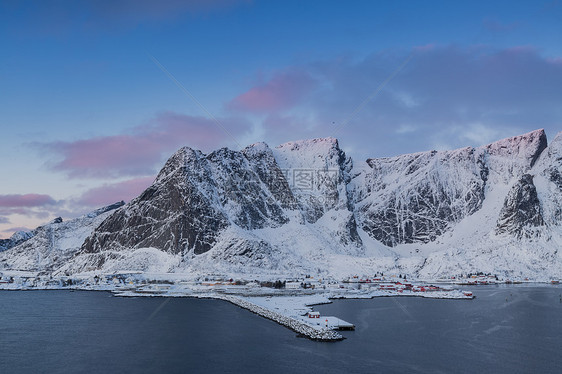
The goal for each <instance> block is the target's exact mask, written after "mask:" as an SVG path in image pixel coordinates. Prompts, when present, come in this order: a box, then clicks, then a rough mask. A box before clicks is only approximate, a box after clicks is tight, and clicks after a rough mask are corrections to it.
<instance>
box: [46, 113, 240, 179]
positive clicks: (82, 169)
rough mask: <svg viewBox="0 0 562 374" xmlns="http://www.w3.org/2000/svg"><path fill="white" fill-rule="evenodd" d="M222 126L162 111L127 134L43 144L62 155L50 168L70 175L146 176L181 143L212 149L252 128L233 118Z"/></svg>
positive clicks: (210, 121)
mask: <svg viewBox="0 0 562 374" xmlns="http://www.w3.org/2000/svg"><path fill="white" fill-rule="evenodd" d="M221 126H222V128H221V127H219V126H218V125H217V123H216V122H215V121H213V120H210V119H207V118H203V117H193V116H186V115H181V114H176V113H163V114H160V115H158V116H157V117H156V118H154V119H153V120H151V121H150V122H149V123H148V124H145V125H142V126H137V127H135V128H133V129H132V130H131V131H130V132H129V133H128V134H121V135H114V136H103V137H96V138H91V139H81V140H77V141H73V142H54V143H48V144H44V146H45V147H46V148H47V150H48V151H50V152H52V153H55V154H58V155H59V156H62V160H60V161H58V162H56V163H54V164H52V165H50V167H51V168H53V169H54V170H58V171H63V172H66V173H67V174H68V175H69V176H70V177H74V178H76V177H117V176H123V175H147V174H153V173H155V168H157V167H159V166H161V165H160V164H161V163H162V162H163V157H165V156H169V155H170V154H171V153H172V152H174V151H175V150H176V149H178V148H180V147H181V146H185V145H187V146H191V147H194V148H199V149H203V150H211V149H214V148H217V147H219V146H223V145H225V144H229V143H232V142H233V141H235V138H234V137H235V136H237V135H239V134H241V133H243V132H245V131H247V130H248V129H249V128H250V126H249V124H248V123H246V122H242V121H238V120H236V119H232V118H228V119H223V120H222V121H221ZM225 129H226V131H225ZM233 138H234V140H233Z"/></svg>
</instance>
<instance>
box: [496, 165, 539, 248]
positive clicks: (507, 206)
mask: <svg viewBox="0 0 562 374" xmlns="http://www.w3.org/2000/svg"><path fill="white" fill-rule="evenodd" d="M543 225H544V220H543V218H542V214H541V206H540V201H539V198H538V196H537V189H536V187H535V185H534V184H533V176H531V175H529V174H523V175H522V176H521V178H519V180H518V181H517V182H516V183H515V184H514V185H513V187H512V188H511V190H510V191H509V193H508V194H507V197H506V198H505V202H504V204H503V207H502V210H501V211H500V216H499V218H498V223H497V227H496V233H498V234H504V233H508V234H511V235H513V236H515V237H517V238H521V237H522V236H526V237H531V236H533V230H532V228H534V227H538V226H543Z"/></svg>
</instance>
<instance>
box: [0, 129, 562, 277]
mask: <svg viewBox="0 0 562 374" xmlns="http://www.w3.org/2000/svg"><path fill="white" fill-rule="evenodd" d="M561 206H562V135H560V136H558V137H557V138H556V139H555V140H554V141H553V143H552V144H551V145H550V146H547V142H546V135H545V133H544V131H543V130H537V131H533V132H531V133H528V134H524V135H521V136H516V137H512V138H508V139H504V140H501V141H498V142H494V143H492V144H489V145H485V146H482V147H478V148H471V147H467V148H462V149H458V150H453V151H439V152H438V151H430V152H421V153H415V154H407V155H401V156H396V157H389V158H377V159H369V160H367V161H366V162H365V163H354V162H353V161H352V160H351V159H350V158H349V157H347V156H346V155H345V153H344V152H343V151H342V150H341V148H340V147H339V144H338V141H337V140H336V139H333V138H323V139H312V140H305V141H296V142H289V143H286V144H282V145H280V146H278V147H276V148H269V147H268V146H267V145H266V144H265V143H256V144H253V145H251V146H248V147H246V148H245V149H243V150H240V151H232V150H228V149H220V150H217V151H215V152H212V153H210V154H203V153H201V152H200V151H197V150H193V149H190V148H187V147H186V148H182V149H180V150H179V151H178V152H176V153H175V154H174V155H173V156H172V157H171V158H170V159H169V160H168V161H167V162H166V164H165V165H164V167H163V168H162V170H161V171H160V173H159V174H158V176H157V177H156V179H155V181H154V183H153V185H152V186H150V187H149V188H148V189H147V190H145V191H144V192H143V193H142V194H141V195H140V196H139V197H137V198H136V199H133V200H132V201H131V202H129V203H128V204H126V205H125V206H123V207H121V208H119V209H117V210H116V211H114V212H113V213H110V214H106V215H103V218H104V219H103V220H102V219H101V218H99V217H98V218H96V219H95V220H92V221H88V222H89V223H88V224H87V225H86V226H87V227H89V228H90V232H88V234H87V235H84V236H80V235H78V236H77V237H82V238H84V240H83V241H82V242H81V243H80V244H81V245H80V244H79V245H78V247H79V248H77V247H75V246H70V245H66V246H65V248H67V250H65V251H63V253H64V255H63V256H59V260H60V261H62V260H61V259H65V261H66V262H65V264H64V266H63V267H62V268H60V269H63V270H61V271H65V272H81V271H84V270H88V269H105V270H111V271H114V270H122V269H133V270H147V269H151V271H166V272H167V271H181V272H185V273H197V272H201V273H209V272H215V271H218V272H223V273H229V272H230V273H232V272H234V273H244V272H250V273H255V272H260V271H267V272H273V271H277V272H280V273H283V274H287V273H293V272H294V273H299V274H301V273H303V272H306V273H309V272H314V273H318V274H332V275H333V274H347V275H349V274H353V273H357V272H361V271H366V272H372V270H373V269H379V268H380V269H383V268H386V269H391V268H393V267H398V268H399V269H401V272H407V271H409V272H412V273H413V272H416V273H419V274H423V275H427V276H436V275H442V274H450V273H453V274H454V272H455V271H457V272H461V271H463V270H464V271H480V270H482V271H483V270H484V269H485V268H486V269H488V268H489V267H493V266H496V267H497V268H501V269H503V270H504V271H506V272H509V271H513V270H510V269H512V268H517V269H521V272H523V271H526V272H533V271H536V272H539V271H540V269H545V268H544V267H542V268H541V265H540V264H544V263H549V264H557V263H561V264H562V259H560V258H559V257H560V256H559V255H558V254H557V253H558V252H557V251H556V250H555V251H554V252H553V250H552V248H554V247H553V245H552V243H553V241H559V242H562V228H560V224H559V222H560V218H561V217H562V208H560V207H561ZM100 217H101V215H100ZM94 224H95V227H96V228H95V230H91V229H92V228H93V226H92V225H94ZM75 229H76V227H75ZM85 231H87V230H86V229H85ZM85 231H84V232H85ZM40 237H42V238H43V239H41V240H42V241H41V243H42V244H40V245H39V244H37V243H38V242H37V243H36V242H34V241H33V240H34V239H30V240H28V242H29V243H31V244H29V247H28V246H27V244H26V243H27V242H26V243H23V244H20V245H18V246H16V247H14V248H12V249H11V250H9V251H6V252H5V253H8V252H11V253H22V251H24V249H25V248H27V249H26V250H28V251H32V248H34V247H37V246H39V247H41V246H42V247H41V248H43V247H45V245H44V244H45V243H46V242H48V241H47V240H46V239H45V238H46V237H48V234H42V235H41V236H40ZM538 238H540V240H538ZM24 244H25V245H24ZM71 248H74V249H71ZM14 249H15V250H14ZM508 249H509V250H511V249H513V250H515V251H516V254H517V255H514V254H513V253H509V254H507V252H505V251H508ZM18 251H19V252H18ZM502 251H503V252H502ZM55 252H56V251H55ZM504 252H505V253H504ZM56 253H59V254H60V253H61V252H60V251H59V252H56ZM71 253H72V254H71ZM42 256H43V255H42ZM16 257H17V256H12V257H10V258H11V259H14V258H16ZM47 257H48V256H47ZM5 258H7V257H5ZM28 258H29V256H28ZM49 258H51V259H52V258H53V256H51V257H49ZM514 259H517V261H518V262H517V263H516V262H514V261H515V260H514ZM60 261H59V265H60V264H61V263H62V262H60ZM28 262H29V261H28ZM20 263H23V262H20ZM50 263H51V264H52V263H53V262H52V261H51V262H50ZM520 264H524V265H520ZM549 266H551V265H549ZM552 266H553V267H552V269H554V270H553V271H555V269H558V268H559V267H556V266H555V265H552ZM264 269H266V270H264Z"/></svg>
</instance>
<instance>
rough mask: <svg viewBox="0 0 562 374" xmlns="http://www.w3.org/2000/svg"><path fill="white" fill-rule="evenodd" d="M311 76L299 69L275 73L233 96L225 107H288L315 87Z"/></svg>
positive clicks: (267, 109)
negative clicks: (264, 80) (266, 79)
mask: <svg viewBox="0 0 562 374" xmlns="http://www.w3.org/2000/svg"><path fill="white" fill-rule="evenodd" d="M316 86H317V82H316V81H315V80H314V79H313V78H312V76H311V75H310V74H309V73H308V72H306V71H303V70H300V69H291V70H288V71H283V72H279V73H277V74H275V75H274V76H273V77H272V78H271V79H270V80H268V81H267V82H265V83H261V84H259V85H256V86H255V87H252V88H251V89H249V90H248V91H246V92H244V93H243V94H241V95H239V96H237V97H235V98H234V99H233V100H232V101H230V102H229V103H228V104H227V108H229V109H233V110H239V111H246V112H258V113H260V112H272V111H277V110H281V109H289V108H291V107H293V106H294V105H295V104H297V103H299V102H301V100H303V98H304V97H305V96H306V95H307V94H308V93H310V92H311V91H312V90H313V89H314V88H316Z"/></svg>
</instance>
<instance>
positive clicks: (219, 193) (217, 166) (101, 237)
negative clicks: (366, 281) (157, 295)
mask: <svg viewBox="0 0 562 374" xmlns="http://www.w3.org/2000/svg"><path fill="white" fill-rule="evenodd" d="M311 146H320V147H324V148H326V151H327V153H326V154H311V153H310V149H309V148H310V147H311ZM303 148H304V149H307V151H308V152H307V153H308V157H309V158H313V159H314V160H315V161H316V158H318V156H322V157H325V158H326V159H325V160H324V162H323V163H322V162H321V165H315V166H314V167H311V166H308V167H305V166H304V164H298V165H296V164H295V162H296V161H297V160H299V161H300V162H302V161H303V158H301V157H293V156H294V154H293V153H294V152H298V151H299V150H302V149H303ZM275 154H277V155H278V157H280V158H281V159H282V162H283V163H282V166H283V168H281V167H280V165H279V163H278V162H277V160H276V158H275V156H274V151H272V150H271V149H270V148H269V147H268V146H267V145H266V144H264V143H258V144H254V145H251V146H249V147H247V148H245V149H243V150H242V151H239V152H237V151H232V150H228V149H220V150H218V151H215V152H212V153H210V154H209V155H204V154H202V153H201V152H199V151H195V150H192V149H189V148H182V149H180V150H179V151H178V152H177V153H176V154H174V155H173V156H172V157H171V158H170V159H169V160H168V162H167V163H166V165H165V166H164V167H163V169H162V170H161V171H160V173H159V175H158V177H157V178H156V180H155V182H154V184H153V185H152V186H150V187H149V188H148V189H147V190H146V191H144V192H143V193H142V194H141V195H140V196H139V197H138V198H136V199H134V200H133V201H131V202H130V203H129V204H128V205H127V207H126V208H125V209H121V210H120V211H118V212H116V213H115V214H113V215H112V216H111V217H109V218H108V219H107V220H105V221H104V222H103V223H102V224H101V225H100V227H98V228H97V229H96V231H95V233H94V234H93V235H91V236H90V237H88V238H87V239H86V241H85V242H84V245H83V246H82V250H83V252H85V253H96V252H100V251H103V250H106V249H111V250H120V249H127V248H146V247H153V248H158V249H160V250H162V251H165V252H168V253H172V254H181V255H186V254H189V253H192V254H195V255H198V254H202V253H205V252H207V251H209V250H210V249H211V248H213V246H214V245H215V244H216V241H217V237H218V236H219V235H220V234H221V232H223V231H224V230H226V229H227V228H229V227H235V228H237V229H241V230H244V231H247V232H252V231H255V230H260V229H265V228H277V227H280V226H282V225H285V224H287V223H288V222H289V220H290V218H289V217H291V219H293V220H295V221H297V222H300V223H304V222H309V223H314V222H316V221H317V220H318V219H319V218H320V217H321V216H322V215H323V214H324V212H325V211H327V210H330V209H333V208H335V207H336V206H338V204H340V203H343V205H344V209H347V207H348V200H347V195H346V190H345V183H344V181H343V179H344V176H343V175H342V173H343V172H344V171H343V170H342V168H343V169H345V162H349V160H347V159H346V158H345V155H344V154H343V152H342V151H341V150H340V149H339V147H338V145H337V142H335V140H326V141H324V140H314V141H311V143H306V144H305V143H289V144H286V145H283V146H281V147H279V148H278V149H276V150H275ZM289 156H291V157H289ZM305 162H306V161H305ZM340 163H342V164H341V165H340ZM289 174H290V176H289ZM321 177H324V179H319V178H321ZM289 183H291V184H296V185H293V186H291V185H290V184H289ZM349 221H350V222H351V223H350V224H349V227H348V228H347V229H348V230H349V233H348V235H346V236H345V240H351V241H353V240H360V239H359V238H358V235H357V233H356V231H354V221H353V219H352V217H351V216H350V217H349ZM258 242H260V243H261V244H260V245H259V246H258V247H259V248H260V249H261V250H263V248H265V247H267V245H265V244H264V243H263V241H258ZM244 246H245V247H246V249H247V250H249V249H251V248H252V245H249V244H248V242H247V241H245V242H244ZM238 252H239V251H238ZM247 252H252V251H246V252H242V253H241V255H250V254H249V253H247Z"/></svg>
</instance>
